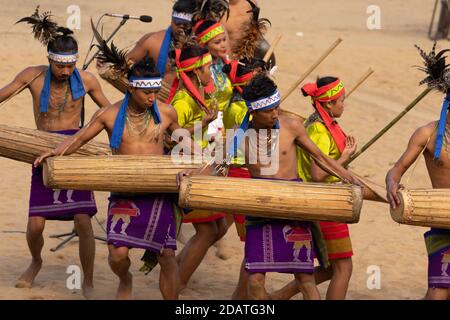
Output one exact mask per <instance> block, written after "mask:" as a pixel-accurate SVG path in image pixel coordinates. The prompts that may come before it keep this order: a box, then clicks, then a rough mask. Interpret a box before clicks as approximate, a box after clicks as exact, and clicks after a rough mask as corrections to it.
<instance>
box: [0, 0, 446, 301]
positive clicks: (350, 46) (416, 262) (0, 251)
mask: <svg viewBox="0 0 450 320" xmlns="http://www.w3.org/2000/svg"><path fill="white" fill-rule="evenodd" d="M150 3H151V4H150ZM433 3H434V1H431V0H428V1H423V0H410V1H407V2H405V1H401V0H394V1H388V0H378V1H377V4H378V5H379V6H380V8H381V19H382V20H381V23H382V29H381V30H374V31H370V30H368V29H367V27H366V19H367V17H368V14H367V13H366V9H367V7H368V6H369V5H370V4H372V1H366V0H345V1H344V0H337V1H328V0H327V1H312V0H304V1H298V0H283V1H272V0H270V1H269V0H262V1H260V4H261V7H262V10H261V12H262V16H263V17H268V18H270V20H271V21H272V25H273V27H272V29H271V30H270V32H269V34H268V36H267V38H268V39H269V40H271V39H273V38H274V37H275V36H276V35H277V34H280V33H281V34H283V39H282V41H281V43H280V45H279V47H278V49H277V51H276V54H277V61H278V66H279V70H278V73H277V74H276V78H277V81H278V84H279V86H280V88H281V91H282V92H283V90H284V91H286V90H287V89H288V88H289V87H290V85H291V84H292V83H293V82H294V81H295V79H296V78H297V77H298V76H299V75H300V74H301V73H302V72H304V71H305V70H306V69H307V68H308V67H309V66H310V65H311V64H312V63H313V62H314V61H315V60H316V59H317V57H318V56H319V55H320V54H322V53H323V52H324V51H325V50H326V49H327V48H328V46H329V45H330V44H331V43H332V42H333V41H334V40H335V39H336V38H337V37H342V38H343V39H344V41H343V43H342V44H341V45H340V46H339V47H338V48H337V49H336V50H335V51H334V52H333V54H332V55H331V56H330V57H329V58H328V59H327V60H325V62H324V63H323V64H321V65H320V66H319V68H317V70H316V71H315V72H314V73H313V75H312V76H311V78H310V80H314V78H315V77H316V76H317V75H321V76H324V75H337V76H340V77H341V78H342V79H343V81H344V82H345V84H347V86H348V87H351V86H352V85H353V84H354V83H355V82H356V80H357V79H358V78H359V77H360V76H361V75H362V74H363V73H364V72H365V71H366V70H367V68H368V67H369V66H370V67H372V68H373V69H374V70H375V71H376V72H375V74H374V75H373V76H372V77H371V78H370V79H369V80H368V81H367V82H366V83H365V84H364V85H363V86H362V87H361V88H360V89H359V90H358V91H357V92H356V93H355V94H354V95H353V96H352V97H351V98H350V99H349V100H348V102H347V110H346V113H345V114H344V118H343V119H342V120H341V124H342V125H343V127H344V128H345V129H346V131H347V132H348V133H350V134H353V135H354V136H355V137H356V138H357V139H358V142H359V145H360V146H361V145H363V143H365V142H366V141H368V140H369V139H370V137H371V136H372V135H374V134H375V133H376V132H377V131H378V130H379V129H380V128H382V127H383V126H384V125H385V124H386V123H387V122H388V121H389V120H390V119H391V118H393V117H394V116H395V115H396V114H397V113H398V112H400V111H401V110H402V109H403V108H404V107H405V106H406V105H407V104H408V103H409V102H410V101H411V100H412V99H413V98H414V97H415V96H416V95H417V94H419V93H420V92H421V91H422V90H423V88H420V87H419V86H418V82H419V81H420V80H421V79H422V74H421V73H420V72H419V71H417V70H415V69H414V68H413V66H414V65H417V64H420V63H421V62H420V59H419V55H418V53H417V51H416V50H415V49H414V47H413V45H414V44H419V45H420V46H423V47H424V48H425V49H427V50H428V49H430V48H431V45H432V43H431V41H430V40H428V38H427V36H426V35H427V30H428V23H429V20H430V17H431V11H432V7H433ZM36 4H37V2H36V1H28V0H27V1H20V2H14V1H6V0H0V5H1V8H2V10H1V11H0V21H1V22H0V41H1V44H2V48H1V49H0V61H1V62H0V71H1V72H0V86H3V85H5V84H6V83H8V82H9V81H10V80H12V79H13V77H14V76H15V74H16V73H18V72H19V71H20V70H22V69H23V68H25V67H26V66H29V65H36V64H45V63H46V59H45V50H44V49H43V48H42V47H41V45H40V44H39V43H38V42H37V41H35V40H33V38H32V36H31V35H30V32H29V31H30V30H29V28H28V27H26V26H24V25H14V22H15V21H17V20H18V19H19V18H21V17H23V16H25V15H29V14H30V13H31V12H32V11H33V10H34V8H35V5H36ZM40 4H41V7H42V9H44V10H52V12H53V13H54V15H55V16H56V19H57V20H58V21H59V22H60V23H63V22H64V21H65V20H66V19H67V17H68V14H67V13H66V10H67V7H68V6H69V5H71V4H77V5H79V6H80V8H81V19H82V24H81V30H78V31H76V36H77V38H78V40H79V43H80V47H81V50H80V51H81V56H82V57H84V54H85V53H86V47H87V45H88V43H89V41H90V36H91V31H90V28H89V17H93V18H94V19H97V17H99V15H100V14H101V13H103V12H106V11H109V12H117V13H131V14H136V15H138V14H150V15H152V16H153V23H152V24H144V23H140V22H137V21H129V22H128V23H127V25H126V26H125V27H124V28H123V29H122V30H121V31H120V33H119V34H118V35H117V37H116V40H115V42H116V43H117V44H118V45H119V46H120V47H125V46H129V45H131V44H132V43H133V41H135V40H136V39H138V38H139V37H140V36H141V35H143V34H144V33H146V32H148V31H154V30H159V29H162V28H165V27H166V26H167V24H168V22H169V13H170V7H171V1H169V0H153V1H151V2H149V1H146V0H135V1H133V4H134V6H133V7H131V6H130V4H129V3H125V2H124V1H118V0H114V1H108V7H107V6H106V5H103V2H102V5H100V4H99V2H93V1H87V0H77V1H72V0H71V1H67V0H61V1H58V2H54V1H48V0H42V1H40ZM407 6H409V8H408V7H407ZM411 8H414V9H413V10H411ZM105 21H107V24H106V25H105V30H106V31H107V32H109V31H110V30H112V28H113V27H114V25H115V24H116V23H118V22H119V20H117V19H112V18H109V19H107V20H105ZM299 32H302V33H303V35H302V36H299V35H298V33H299ZM445 46H448V43H447V42H446V41H443V42H440V43H439V44H438V47H439V48H442V47H445ZM91 69H92V68H91ZM103 88H104V90H105V92H106V95H107V96H108V97H109V98H110V100H112V101H115V100H117V99H120V98H121V95H120V94H119V93H118V92H117V91H115V89H113V88H112V87H111V86H109V85H107V84H105V83H103ZM87 101H88V104H87V110H88V116H89V115H91V114H92V113H93V112H94V111H95V109H96V107H95V106H94V104H93V103H92V102H91V101H90V100H89V99H87ZM440 101H441V97H440V96H439V95H438V94H430V95H428V96H427V97H426V98H425V99H424V100H423V101H422V102H421V103H420V104H419V105H418V106H417V107H416V108H415V110H413V111H412V112H411V113H410V114H408V115H407V116H406V117H404V119H403V120H402V121H401V122H400V123H399V124H398V125H397V126H396V127H395V128H393V129H392V130H391V131H390V132H389V133H388V134H386V135H385V136H384V137H383V138H382V139H381V140H380V141H379V142H378V143H376V144H375V145H374V146H373V147H372V148H371V149H370V150H369V151H368V152H366V153H365V154H364V155H363V156H361V157H360V158H359V159H358V160H357V161H355V162H354V163H353V164H352V168H353V169H355V170H357V171H358V172H359V173H362V174H364V175H365V176H366V177H368V178H369V179H372V180H373V181H376V182H378V183H380V184H382V183H383V181H384V176H385V173H386V171H387V170H388V168H389V167H390V166H391V165H392V164H393V162H394V161H395V160H396V159H397V158H398V157H399V155H400V154H401V153H402V151H403V149H404V147H405V146H406V144H407V142H408V139H409V137H410V135H411V134H412V132H413V131H414V129H415V128H417V127H418V126H420V125H423V124H425V123H427V122H429V121H432V120H434V119H436V118H437V117H438V114H439V110H440ZM284 107H286V108H288V109H290V110H295V111H296V112H298V113H300V114H303V115H307V114H309V113H310V112H311V107H310V106H309V102H308V101H307V100H306V99H303V98H302V97H301V96H300V95H299V94H298V93H297V92H296V93H294V94H293V95H292V96H291V97H290V98H289V99H288V100H287V101H286V103H285V105H284ZM1 111H2V113H1V115H0V123H5V124H12V125H17V126H24V127H29V128H34V122H33V116H32V108H31V98H30V96H29V94H27V93H22V94H21V95H19V96H17V97H16V98H14V99H13V100H12V101H10V102H8V103H7V104H6V105H5V106H4V107H3V108H2V110H1ZM98 139H99V140H102V141H105V140H106V136H105V135H104V134H102V135H101V136H100V137H99V138H98ZM0 166H1V167H2V172H3V173H2V175H1V184H0V243H1V244H0V257H1V259H0V299H82V295H81V292H80V291H79V290H69V289H67V288H66V279H67V277H68V274H66V270H67V267H68V266H69V265H79V264H80V263H79V259H78V249H77V248H78V242H77V241H72V242H71V243H70V244H69V245H68V246H66V247H65V248H64V249H63V250H60V251H58V252H56V253H53V252H50V251H49V249H50V248H51V247H53V246H55V245H56V244H57V243H58V241H57V240H55V239H49V237H48V236H49V235H50V234H54V233H61V232H66V231H70V230H71V228H72V224H71V223H65V222H48V223H47V226H46V230H45V241H46V243H45V246H44V251H43V258H44V266H43V269H42V271H41V272H40V274H39V275H38V277H37V279H36V282H35V287H34V288H32V289H16V288H14V282H15V280H16V279H17V278H18V277H19V275H20V274H21V272H22V271H23V270H24V269H25V268H26V266H27V265H28V263H29V261H30V256H29V252H28V248H27V245H26V240H25V234H24V231H25V229H26V223H27V212H28V197H29V188H30V166H29V165H27V164H23V163H19V162H15V161H11V160H7V159H0ZM409 186H411V187H419V186H421V187H426V186H429V179H428V177H427V174H426V171H425V167H424V164H423V162H422V161H421V162H420V163H419V166H418V167H417V169H416V171H415V173H414V176H413V178H412V179H411V182H410V184H409ZM96 198H97V204H98V208H99V214H98V219H99V220H100V221H104V220H105V219H106V213H105V212H106V211H105V209H106V199H107V194H106V193H96ZM93 223H94V227H95V230H96V233H97V234H99V235H102V234H103V232H102V230H101V228H100V226H99V225H98V224H97V223H95V221H94V222H93ZM185 230H186V231H185V233H186V234H188V235H189V234H190V233H191V232H192V229H191V228H190V226H188V227H187V228H186V229H185ZM350 231H351V234H352V242H353V246H354V252H355V256H354V258H353V261H354V271H353V276H352V279H351V282H350V288H349V292H348V298H350V299H419V298H421V297H422V296H423V295H424V293H425V291H426V286H427V282H426V280H427V278H426V276H427V275H426V271H427V270H426V266H427V256H426V251H425V246H424V243H423V232H424V231H425V228H419V227H409V226H400V225H398V224H397V223H395V222H394V221H393V220H391V218H390V215H389V210H388V207H387V206H386V205H383V204H377V203H371V202H366V203H365V204H364V207H363V210H362V214H361V221H360V222H359V223H358V224H356V225H352V226H350ZM225 239H226V240H227V243H228V246H229V250H230V252H231V253H232V257H231V258H230V259H228V260H226V261H223V260H220V259H218V258H217V257H216V256H215V249H211V250H210V251H209V252H208V255H207V256H206V258H205V260H204V262H203V263H202V265H201V266H200V268H199V269H198V270H197V272H196V273H195V274H194V276H193V278H192V280H191V282H190V284H189V287H188V288H187V289H186V290H185V291H184V292H183V293H182V294H181V299H228V298H229V297H230V295H231V293H232V291H233V289H234V286H235V284H236V282H237V278H238V273H239V266H240V262H241V260H242V255H243V244H242V243H241V242H239V241H238V238H237V236H236V232H235V229H234V227H233V228H232V229H230V232H229V233H228V234H227V235H226V237H225ZM141 254H142V251H141V250H134V251H132V254H131V256H132V262H133V263H132V272H133V274H134V280H135V281H134V297H135V298H136V299H160V298H161V295H160V293H159V289H158V276H159V270H158V268H157V269H155V270H154V271H153V272H152V273H151V274H150V275H148V276H145V275H143V274H141V273H139V272H138V269H139V267H140V265H141V263H140V261H139V259H140V257H141ZM370 266H378V267H379V268H380V270H381V288H380V289H374V290H369V289H368V287H367V285H366V282H367V279H368V276H369V275H368V273H367V270H368V268H369V267H370ZM268 279H269V280H268V282H267V287H268V290H274V289H277V288H279V287H281V286H282V285H283V284H284V283H286V282H287V281H289V280H290V279H291V276H289V275H281V274H270V275H269V276H268ZM95 285H96V288H97V297H98V298H100V299H109V298H113V295H114V292H115V289H116V286H117V280H116V277H115V276H114V275H113V273H112V272H111V271H110V269H109V267H108V264H107V247H106V246H105V245H104V244H103V243H101V242H97V254H96V262H95ZM326 288H327V284H322V285H320V286H319V289H320V292H321V294H322V296H324V295H325V292H326ZM295 298H296V299H300V298H301V297H299V296H297V297H295Z"/></svg>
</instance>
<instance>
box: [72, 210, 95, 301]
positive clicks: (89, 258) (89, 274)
mask: <svg viewBox="0 0 450 320" xmlns="http://www.w3.org/2000/svg"><path fill="white" fill-rule="evenodd" d="M74 223H75V230H76V232H77V234H78V238H79V240H80V242H79V255H80V261H81V267H82V268H83V274H84V279H83V295H84V297H85V298H86V299H91V298H92V295H93V291H94V259H95V239H94V231H93V230H92V224H91V217H90V216H89V215H88V214H76V215H75V217H74Z"/></svg>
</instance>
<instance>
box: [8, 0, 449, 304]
mask: <svg viewBox="0 0 450 320" xmlns="http://www.w3.org/2000/svg"><path fill="white" fill-rule="evenodd" d="M20 22H27V23H30V24H31V25H32V26H33V31H34V34H35V37H36V38H37V39H38V40H40V41H41V42H42V43H43V44H44V45H46V47H47V52H48V62H49V64H48V65H42V66H32V67H28V68H26V69H24V70H23V71H22V72H20V73H19V74H18V75H17V76H16V77H15V79H14V80H13V81H12V82H11V83H9V84H8V85H6V86H5V87H3V88H2V89H0V102H1V101H3V100H5V99H7V98H8V97H9V96H11V95H12V94H13V93H14V92H16V91H17V89H19V88H20V87H21V86H24V85H26V86H27V88H28V89H29V91H30V92H31V95H32V98H33V111H34V117H35V122H36V126H37V129H38V130H43V131H49V132H57V133H62V134H65V135H68V138H67V140H65V141H64V142H63V143H61V144H60V145H59V146H58V147H57V148H56V149H54V150H51V151H49V152H46V153H45V154H43V155H42V156H40V157H39V158H38V159H36V162H35V165H34V167H33V169H32V180H31V190H30V202H29V219H28V225H27V233H26V238H27V242H28V246H29V249H30V252H31V256H32V261H31V264H30V266H29V267H28V269H27V270H26V271H25V272H24V273H23V274H22V276H21V277H20V278H19V280H18V281H17V283H16V287H22V288H23V287H31V286H32V283H33V281H34V279H35V277H36V276H37V274H38V272H39V270H40V269H41V266H42V257H41V251H42V248H43V245H44V239H43V230H44V226H45V223H46V220H73V221H74V223H75V229H76V232H77V235H78V237H79V254H80V260H81V265H82V269H83V274H84V278H83V284H82V288H83V293H84V295H85V296H86V297H87V298H90V297H92V295H93V290H94V280H93V273H94V256H95V242H94V234H93V229H92V225H91V217H92V216H93V215H95V214H96V213H97V208H96V203H95V199H94V196H93V193H92V192H90V191H77V190H75V191H71V190H67V191H66V192H64V191H65V190H58V191H57V196H55V191H54V190H53V189H49V188H47V187H45V186H44V184H43V181H42V167H41V166H40V165H41V164H42V162H43V161H44V160H45V159H46V158H48V157H51V156H58V155H70V154H72V153H74V152H76V151H77V150H78V149H79V148H80V147H81V146H83V145H84V144H85V143H87V142H88V141H89V140H91V139H93V138H94V137H95V136H97V135H98V134H99V133H100V132H101V131H103V130H105V131H106V132H107V134H108V137H109V140H110V147H111V150H112V152H113V154H118V155H164V154H170V152H171V151H170V149H171V147H173V146H174V145H175V144H183V145H184V146H186V148H189V150H191V152H192V153H202V150H203V149H205V148H211V147H212V146H213V145H214V144H217V143H219V142H220V141H217V140H219V138H218V137H219V136H220V135H217V132H222V134H223V132H226V131H227V130H232V129H236V128H239V129H242V131H244V132H245V130H248V129H250V128H251V129H253V130H255V131H256V133H257V134H258V135H261V136H263V135H264V136H263V138H264V139H266V140H267V141H269V142H273V141H271V139H272V138H271V137H272V131H273V132H276V139H275V140H276V143H277V144H278V148H279V155H278V157H277V161H279V165H278V170H277V172H275V173H273V174H270V175H267V174H264V173H263V172H264V168H265V166H267V164H264V163H261V162H260V161H256V162H251V163H250V161H248V158H249V152H250V151H249V150H250V149H251V147H250V148H239V147H240V144H249V143H250V142H249V141H248V140H247V139H245V136H244V138H243V139H241V138H240V137H239V136H237V135H236V136H235V139H233V143H232V144H231V148H230V150H231V151H230V150H226V152H227V155H231V161H230V163H228V166H227V174H228V176H229V177H241V178H253V179H276V180H289V181H298V182H299V183H301V181H308V182H322V183H339V182H340V181H341V180H340V178H341V179H344V180H345V181H346V182H349V183H354V184H358V185H360V182H359V181H358V179H357V178H356V177H355V176H354V175H353V174H352V173H351V172H350V171H349V170H347V169H345V168H344V166H343V165H344V164H345V163H346V162H347V161H348V160H349V158H350V157H351V156H352V155H353V154H354V153H355V151H356V147H357V145H356V141H355V138H354V137H352V136H347V135H346V134H345V133H344V131H343V130H342V128H341V127H340V126H339V124H338V123H337V121H336V119H337V118H340V117H341V116H342V115H343V112H344V100H345V88H344V86H343V84H342V82H341V80H340V79H339V78H337V77H332V76H327V77H322V78H319V79H318V80H317V81H316V82H315V83H308V84H305V85H303V86H302V87H301V88H300V89H301V93H302V94H303V95H304V96H305V97H309V98H310V99H311V101H312V105H313V107H314V110H315V111H314V113H313V114H311V115H310V116H309V117H308V119H307V120H306V121H305V122H304V123H303V122H302V121H301V120H299V119H298V118H296V117H292V116H290V115H288V114H285V113H284V112H283V111H282V110H281V109H280V107H281V105H280V104H281V95H280V93H279V91H278V89H277V86H276V84H275V82H274V81H273V79H272V78H271V76H270V74H269V69H270V67H271V66H273V64H274V57H272V58H271V59H270V60H269V62H266V61H263V60H262V57H263V56H264V53H265V51H266V50H267V48H264V39H263V34H264V30H265V28H266V23H267V20H265V19H259V8H258V7H257V5H256V3H255V2H254V1H252V0H234V1H233V0H230V1H228V2H227V1H219V0H216V1H214V0H208V1H201V0H198V1H194V0H178V1H176V2H175V3H174V5H173V11H172V17H171V23H170V26H169V27H168V28H167V29H166V30H161V31H158V32H152V33H149V34H147V35H144V36H143V37H142V38H141V39H140V40H139V41H138V42H137V44H136V45H135V47H134V48H133V49H132V50H131V51H129V52H124V51H120V50H118V49H117V48H115V47H114V45H111V46H108V44H107V43H106V42H105V41H104V40H102V39H101V36H100V35H99V34H98V33H97V32H96V30H95V29H94V30H93V32H94V34H96V37H97V40H98V42H99V45H98V47H99V49H100V52H99V55H98V56H97V61H98V62H97V68H98V70H99V73H100V74H101V75H102V77H105V75H104V74H106V73H105V70H107V71H108V72H109V73H113V74H115V75H116V76H118V77H116V78H122V79H123V80H124V81H125V84H126V85H125V90H124V94H125V96H124V98H123V99H122V100H121V101H118V102H116V103H113V104H112V103H111V102H110V101H109V100H108V98H107V97H106V96H105V95H104V93H103V92H102V89H101V86H100V83H99V81H98V80H97V78H96V77H95V76H94V75H93V74H92V73H90V72H87V71H85V70H79V69H77V67H76V62H77V60H78V44H77V41H76V40H75V38H74V37H73V34H72V31H71V30H68V29H66V28H64V27H59V26H58V25H57V24H56V23H55V22H53V21H52V20H51V16H50V15H49V13H48V12H46V13H39V12H38V9H36V12H35V13H34V14H33V15H32V16H30V17H26V18H23V19H21V20H20ZM444 65H445V63H444ZM169 88H170V89H169ZM86 94H89V96H90V97H91V98H92V100H93V101H94V102H95V103H96V104H97V105H98V107H99V110H98V111H97V112H96V113H95V114H94V115H93V117H92V119H91V120H90V121H89V123H88V124H87V125H86V126H82V127H81V128H80V126H79V124H80V114H81V112H82V108H83V100H84V98H83V97H84V96H85V95H86ZM446 108H448V103H447V105H446ZM446 111H447V110H446V109H445V112H444V111H443V113H442V114H443V116H442V115H441V119H440V121H439V125H437V124H436V122H432V123H430V124H427V125H425V126H423V127H421V128H419V129H417V130H416V132H415V133H414V134H413V136H412V137H411V140H410V142H409V144H408V146H407V148H406V151H405V153H404V154H403V155H402V156H401V158H400V159H399V160H398V161H397V163H396V164H395V165H394V167H393V168H392V169H391V170H390V171H389V172H388V174H387V177H386V186H387V192H388V198H389V201H390V205H391V206H393V207H395V206H396V205H398V204H399V199H398V196H397V190H398V189H399V188H400V187H401V185H400V182H401V178H402V175H403V174H404V173H405V171H406V170H407V169H408V168H409V167H410V166H411V164H412V163H413V162H414V161H415V160H416V159H417V158H418V157H419V156H420V155H421V154H422V151H423V150H424V149H425V151H424V152H423V154H424V157H425V161H426V163H427V168H428V171H429V175H430V178H431V181H432V184H433V187H434V188H450V175H449V174H448V172H449V170H450V156H449V153H450V145H449V144H448V143H449V142H450V141H449V139H450V138H449V137H450V116H447V112H446ZM180 128H184V129H186V130H181V131H180V130H178V131H177V132H182V134H180V135H179V136H178V137H177V139H171V138H168V137H170V135H171V134H172V132H175V131H176V130H177V129H180ZM196 130H200V131H201V132H202V134H201V135H200V136H201V137H202V139H201V140H195V139H194V134H195V131H196ZM208 133H210V134H208ZM197 136H198V135H195V137H197ZM253 147H254V146H253ZM257 147H258V146H257ZM265 148H266V150H265V151H266V152H267V153H270V150H269V151H268V150H267V146H266V145H265ZM242 150H244V151H242ZM444 153H446V154H447V155H446V156H442V155H441V154H444ZM330 169H331V170H332V171H333V172H335V173H336V174H337V175H339V177H340V178H337V177H335V176H333V175H330V173H329V172H330ZM216 171H217V167H214V166H210V167H209V168H207V170H205V168H203V169H202V171H201V172H200V171H185V172H180V174H179V179H183V178H184V177H186V176H189V175H192V174H217V172H216ZM64 194H65V195H66V197H64ZM176 204H177V197H176V195H175V196H174V195H170V194H163V193H160V194H131V193H112V194H111V196H110V198H109V206H108V213H107V216H108V218H107V244H108V249H109V257H108V263H109V265H110V268H111V270H112V271H113V272H114V273H115V274H116V275H117V277H118V278H119V286H118V290H117V294H116V297H117V298H118V299H129V298H131V297H132V274H131V273H130V271H129V268H130V264H131V261H130V258H129V250H130V249H132V248H137V249H144V250H145V254H144V257H143V260H144V261H145V265H146V268H147V270H148V271H150V270H151V269H152V268H153V267H154V266H155V265H156V264H159V265H160V267H161V268H160V278H159V287H160V290H161V294H162V296H163V298H164V299H177V298H178V296H179V293H180V291H182V290H183V289H184V288H185V287H186V286H187V285H188V282H189V279H190V278H191V276H192V275H193V273H194V272H195V270H196V269H197V267H198V266H199V265H200V263H201V261H202V259H203V258H204V256H205V254H206V253H207V251H208V249H209V248H210V247H211V246H212V245H214V244H215V243H217V242H218V241H220V239H221V238H222V237H223V236H224V234H225V233H226V232H227V230H228V228H229V227H230V226H231V225H232V223H233V222H234V223H235V225H236V228H237V231H238V234H239V236H240V238H241V241H243V242H245V249H244V252H245V254H244V259H243V261H242V265H241V271H240V275H239V280H238V283H237V286H236V289H235V291H234V293H233V295H232V298H233V299H290V298H291V297H293V296H294V295H296V294H297V293H301V294H302V295H303V298H304V299H320V298H321V297H320V294H319V291H318V289H317V285H318V284H320V283H322V282H325V281H330V282H329V286H328V290H327V293H326V298H327V299H345V297H346V293H347V289H348V285H349V281H350V278H351V274H352V256H353V251H352V244H351V240H350V234H349V229H348V226H347V225H346V224H344V223H337V222H320V223H319V222H310V221H290V220H281V219H268V218H254V217H245V212H242V213H240V212H238V213H237V214H234V215H228V214H225V213H221V212H206V211H198V210H194V211H190V212H189V211H182V210H180V209H179V208H177V206H176ZM239 214H240V215H239ZM180 217H182V220H183V222H184V223H192V224H193V226H194V228H195V234H194V235H193V236H192V237H191V238H190V239H189V240H188V241H187V243H186V244H185V246H184V248H183V249H182V250H181V252H179V253H178V254H175V251H176V249H177V242H176V240H177V236H178V235H179V229H180V224H179V223H177V222H178V221H180V219H179V218H180ZM425 237H426V244H427V249H428V251H429V261H428V265H429V268H428V279H429V286H428V291H427V294H426V298H427V299H450V293H449V291H450V276H449V273H450V270H449V268H448V266H449V258H450V230H444V229H432V230H431V231H429V232H427V233H426V235H425ZM315 258H316V259H317V260H318V261H319V265H318V266H316V267H314V259H315ZM267 272H282V273H290V274H293V275H294V278H293V280H292V282H290V283H288V284H286V286H285V287H283V288H282V289H280V290H278V291H276V292H272V293H268V292H267V291H266V289H265V275H266V273H267Z"/></svg>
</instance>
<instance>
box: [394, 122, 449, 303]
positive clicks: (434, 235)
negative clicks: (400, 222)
mask: <svg viewBox="0 0 450 320" xmlns="http://www.w3.org/2000/svg"><path fill="white" fill-rule="evenodd" d="M436 128H437V122H436V121H434V122H431V123H429V124H427V125H425V126H423V127H420V128H418V129H417V130H416V131H415V132H414V134H413V135H412V136H411V139H410V140H409V143H408V147H407V149H406V151H405V152H404V153H403V155H402V156H401V157H400V159H399V160H398V161H397V162H396V163H395V165H394V167H393V168H392V169H391V170H389V172H388V174H387V176H386V189H387V195H388V199H389V202H390V204H391V206H392V207H393V208H395V207H396V206H398V205H399V204H400V199H399V197H398V195H397V191H398V190H399V188H400V181H401V178H402V176H403V174H404V173H405V172H406V171H407V170H408V168H409V167H410V166H411V165H412V164H413V163H414V162H415V161H416V159H417V158H418V157H419V156H420V155H421V154H422V151H423V156H424V159H425V163H426V166H427V169H428V175H429V176H430V180H431V184H432V186H433V188H437V189H439V188H450V115H447V117H446V123H445V134H444V143H443V147H442V151H441V154H440V157H439V156H438V157H436V156H435V152H436V132H437V130H436ZM435 159H437V160H435ZM438 240H440V241H438ZM425 243H426V246H427V251H428V291H427V294H426V296H425V299H432V300H437V299H439V300H445V299H450V275H449V274H450V268H449V262H450V230H448V229H437V228H432V229H431V230H430V231H428V232H426V233H425Z"/></svg>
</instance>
